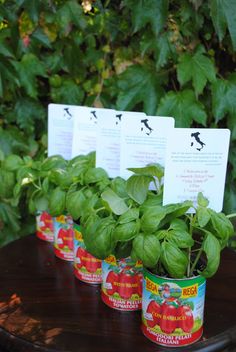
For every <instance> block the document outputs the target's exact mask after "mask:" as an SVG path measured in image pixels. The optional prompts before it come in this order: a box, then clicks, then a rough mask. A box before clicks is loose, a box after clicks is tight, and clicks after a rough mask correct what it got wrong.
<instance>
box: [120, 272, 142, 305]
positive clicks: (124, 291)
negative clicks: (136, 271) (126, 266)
mask: <svg viewBox="0 0 236 352" xmlns="http://www.w3.org/2000/svg"><path fill="white" fill-rule="evenodd" d="M137 286H138V285H137V281H136V280H135V277H134V275H132V274H130V273H129V272H127V271H122V272H121V273H120V284H119V286H118V293H119V295H120V297H121V298H123V299H129V298H130V297H131V296H132V294H133V293H136V292H135V291H137Z"/></svg>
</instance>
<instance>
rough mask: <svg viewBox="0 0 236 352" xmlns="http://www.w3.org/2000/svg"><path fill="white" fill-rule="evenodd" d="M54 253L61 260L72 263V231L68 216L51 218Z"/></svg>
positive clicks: (71, 222) (71, 223)
mask: <svg viewBox="0 0 236 352" xmlns="http://www.w3.org/2000/svg"><path fill="white" fill-rule="evenodd" d="M53 227H54V253H55V255H56V256H57V257H58V258H60V259H63V260H67V261H73V260H74V254H73V241H74V229H73V220H72V218H71V217H70V216H66V215H60V216H57V217H55V218H53Z"/></svg>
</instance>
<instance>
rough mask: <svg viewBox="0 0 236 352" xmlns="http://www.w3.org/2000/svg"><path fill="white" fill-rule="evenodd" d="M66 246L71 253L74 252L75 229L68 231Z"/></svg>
mask: <svg viewBox="0 0 236 352" xmlns="http://www.w3.org/2000/svg"><path fill="white" fill-rule="evenodd" d="M65 245H67V247H68V248H69V250H70V251H73V247H74V231H73V229H68V230H67V240H66V243H65Z"/></svg>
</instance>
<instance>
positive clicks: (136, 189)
mask: <svg viewBox="0 0 236 352" xmlns="http://www.w3.org/2000/svg"><path fill="white" fill-rule="evenodd" d="M151 181H153V177H151V176H145V175H132V176H130V177H129V178H128V180H127V183H126V187H127V193H128V195H129V196H130V198H132V199H133V200H135V201H136V202H137V203H138V204H142V203H143V202H144V201H145V199H146V198H147V193H148V188H149V184H150V182H151Z"/></svg>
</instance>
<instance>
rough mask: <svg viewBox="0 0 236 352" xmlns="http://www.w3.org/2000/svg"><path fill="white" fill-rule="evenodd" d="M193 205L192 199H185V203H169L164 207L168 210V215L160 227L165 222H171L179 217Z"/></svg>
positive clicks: (161, 225)
mask: <svg viewBox="0 0 236 352" xmlns="http://www.w3.org/2000/svg"><path fill="white" fill-rule="evenodd" d="M192 206H193V203H192V202H191V201H188V200H186V201H184V202H183V203H176V204H168V205H165V206H164V208H165V210H166V214H167V215H166V217H165V218H164V219H163V220H162V221H161V223H160V226H159V227H160V228H162V227H163V226H164V225H165V224H167V223H169V222H171V220H173V219H175V218H178V217H180V216H182V215H184V214H185V213H186V211H187V210H188V209H189V208H191V207H192Z"/></svg>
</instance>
